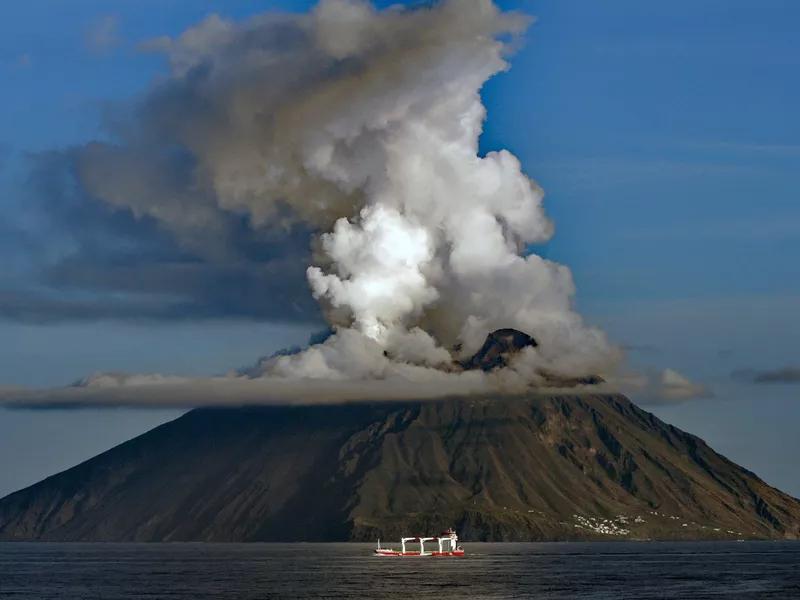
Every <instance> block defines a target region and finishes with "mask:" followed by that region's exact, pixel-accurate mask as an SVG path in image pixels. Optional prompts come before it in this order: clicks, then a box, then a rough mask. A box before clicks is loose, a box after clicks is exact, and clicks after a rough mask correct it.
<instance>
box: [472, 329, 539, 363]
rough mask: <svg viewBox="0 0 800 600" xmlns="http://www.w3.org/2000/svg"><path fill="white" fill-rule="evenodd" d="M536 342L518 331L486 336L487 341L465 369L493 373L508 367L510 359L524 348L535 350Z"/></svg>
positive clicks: (497, 332) (497, 331)
mask: <svg viewBox="0 0 800 600" xmlns="http://www.w3.org/2000/svg"><path fill="white" fill-rule="evenodd" d="M538 345H539V344H537V343H536V340H535V339H533V338H532V337H531V336H529V335H528V334H527V333H523V332H521V331H518V330H516V329H498V330H496V331H493V332H492V333H490V334H489V335H488V336H486V341H485V342H484V343H483V346H481V349H480V350H478V351H477V352H476V353H475V354H474V355H473V356H472V358H470V359H469V360H468V361H466V362H464V364H463V366H464V368H465V369H481V370H483V371H491V370H493V369H498V368H502V367H506V366H508V361H509V359H510V358H511V357H512V356H514V355H515V354H516V353H517V352H519V351H520V350H522V349H523V348H527V347H529V346H530V347H533V348H535V347H536V346H538Z"/></svg>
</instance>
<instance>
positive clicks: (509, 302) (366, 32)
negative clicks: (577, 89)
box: [77, 0, 620, 392]
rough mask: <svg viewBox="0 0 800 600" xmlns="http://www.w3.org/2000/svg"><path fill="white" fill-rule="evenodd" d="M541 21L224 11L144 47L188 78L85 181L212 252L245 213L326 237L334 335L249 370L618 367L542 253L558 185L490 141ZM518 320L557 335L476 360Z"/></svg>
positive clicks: (462, 11)
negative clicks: (492, 96)
mask: <svg viewBox="0 0 800 600" xmlns="http://www.w3.org/2000/svg"><path fill="white" fill-rule="evenodd" d="M528 24H529V18H528V17H526V16H524V15H522V14H518V13H513V12H502V11H500V10H499V9H498V8H497V7H496V6H495V5H494V4H493V2H491V0H445V1H442V2H439V3H435V4H433V5H430V6H425V7H419V8H412V9H407V8H402V7H396V6H395V7H390V8H387V9H385V10H378V9H376V8H375V7H373V6H372V5H371V4H370V3H368V2H364V1H360V0H322V1H321V2H320V3H319V4H318V5H317V6H316V7H315V8H314V9H313V10H312V11H311V12H309V13H306V14H274V13H271V14H264V15H261V16H256V17H253V18H250V19H248V20H246V21H243V22H239V23H237V22H232V21H228V20H225V19H223V18H221V17H218V16H213V15H212V16H210V17H208V18H206V19H205V20H204V21H203V22H201V23H200V24H198V25H197V26H195V27H192V28H190V29H188V30H187V31H185V32H183V33H182V34H181V35H180V36H178V37H176V38H167V37H164V38H159V39H156V40H151V41H149V42H147V43H145V44H143V48H144V49H145V50H147V51H151V52H160V53H163V54H165V55H166V57H167V58H168V61H169V65H170V71H169V73H168V74H167V75H165V76H164V77H162V79H161V80H159V81H157V82H156V83H155V84H154V86H153V88H152V89H151V90H150V91H149V92H148V94H147V95H146V97H145V98H144V99H143V100H142V101H141V102H140V103H139V104H138V105H137V106H136V109H135V110H133V111H131V112H130V114H127V115H117V117H116V118H115V120H114V121H113V122H112V123H110V124H109V132H108V133H109V138H110V140H111V141H108V142H96V143H92V144H89V145H87V146H86V147H85V148H83V149H82V150H81V151H80V152H78V154H77V165H78V174H79V178H80V182H81V184H82V185H83V186H84V187H85V189H86V190H87V192H88V193H89V194H90V196H91V197H92V198H93V199H95V200H97V201H99V202H102V203H104V204H105V205H106V206H108V207H110V208H111V209H113V210H118V211H124V212H126V213H129V214H132V215H134V216H135V217H136V218H138V219H147V220H151V221H154V222H156V223H157V224H158V226H159V227H160V228H161V229H162V230H164V231H168V232H169V233H170V234H171V235H172V236H174V238H175V239H176V240H177V241H178V242H179V244H180V245H181V247H183V248H184V249H185V250H186V251H187V252H190V253H194V254H196V255H198V256H203V257H212V258H213V257H215V256H224V255H225V254H226V252H229V250H230V244H229V243H228V240H229V238H230V236H231V230H230V228H229V226H228V223H229V219H230V216H231V215H235V216H237V217H241V218H243V219H245V220H246V222H247V224H248V227H249V228H251V229H252V230H253V231H255V232H259V234H261V233H263V234H264V235H269V236H271V238H270V239H280V237H281V236H285V237H286V238H287V239H289V238H291V237H292V236H295V237H296V236H297V234H298V232H309V233H308V235H310V239H309V242H310V245H311V248H312V254H311V264H310V265H308V266H307V271H306V276H307V280H308V284H309V287H310V290H311V293H312V294H313V296H314V298H316V299H317V301H318V302H319V303H320V305H321V306H322V309H323V313H324V315H325V318H326V320H327V321H328V323H329V324H330V326H331V327H332V330H333V332H334V333H333V335H331V336H330V337H329V338H328V339H326V340H325V341H324V342H322V343H319V344H314V345H311V346H310V347H309V348H307V349H305V350H303V351H301V352H299V353H295V354H291V355H280V356H275V357H272V358H269V359H265V360H263V361H261V362H260V363H259V364H258V365H257V367H255V368H252V369H249V370H248V374H247V375H242V374H239V375H237V376H236V377H238V378H242V377H247V378H250V379H254V378H269V379H273V380H277V379H280V380H286V381H293V380H297V381H308V380H336V381H368V380H385V381H392V382H395V383H396V382H397V381H398V378H399V379H400V380H407V381H412V382H419V383H422V384H424V385H425V386H434V385H436V384H437V382H442V381H444V380H448V379H453V380H457V381H458V384H457V385H454V386H453V387H454V389H456V390H458V391H459V392H462V391H463V390H464V389H475V390H480V391H485V390H486V388H487V386H489V387H495V386H499V387H501V388H504V389H505V388H509V389H515V390H517V389H520V388H524V387H525V386H527V385H531V384H533V385H536V384H542V383H543V379H542V373H548V374H552V375H556V376H558V377H580V376H584V375H587V374H606V373H608V372H610V371H611V370H612V369H613V368H614V365H615V364H616V363H617V362H618V361H619V359H620V352H619V350H618V349H617V348H615V347H614V346H612V345H611V344H609V342H608V341H607V339H606V337H605V335H604V334H603V333H602V332H601V331H599V330H598V329H595V328H592V327H589V326H587V325H586V324H585V323H584V322H583V320H582V318H581V316H580V315H579V314H578V313H577V312H576V311H575V310H574V309H573V307H572V298H573V295H574V293H575V286H574V283H573V279H572V276H571V273H570V271H569V269H568V268H567V267H565V266H563V265H560V264H558V263H555V262H553V261H550V260H546V259H544V258H542V257H541V256H538V255H537V254H535V253H534V252H531V251H530V247H531V245H535V244H541V243H544V242H546V241H547V240H548V239H550V237H551V236H552V235H553V225H552V223H551V222H550V220H549V219H548V218H547V216H546V214H545V211H544V208H543V204H542V200H543V192H542V190H541V189H540V188H539V186H538V185H537V184H536V183H535V182H534V181H532V180H531V179H530V178H529V177H528V176H527V175H526V174H525V173H524V172H523V170H522V168H521V165H520V162H519V160H518V159H517V158H516V157H515V156H514V155H513V154H511V153H510V152H508V151H506V150H500V151H497V152H489V153H487V154H485V155H481V154H480V153H479V146H478V140H479V136H480V134H481V131H482V126H483V122H484V119H485V118H486V110H485V108H484V106H483V104H482V101H481V96H480V91H481V88H482V86H483V85H484V83H485V82H486V81H487V80H488V79H489V78H491V77H492V76H494V75H496V74H498V73H500V72H502V71H504V70H506V69H508V68H509V64H508V62H507V57H508V55H509V53H510V52H511V51H512V50H513V46H514V44H515V42H516V40H517V38H518V37H519V36H520V35H522V34H523V33H524V31H525V30H526V28H527V26H528ZM176 165H179V168H176ZM178 172H179V173H180V176H176V173H178ZM501 328H514V329H517V330H520V331H523V332H526V333H528V334H530V335H532V336H533V337H534V338H535V339H536V341H537V344H536V345H535V346H534V345H531V346H530V347H526V348H524V349H523V350H522V351H521V352H519V353H518V356H516V357H515V359H514V360H513V361H512V363H511V364H510V365H508V366H507V367H504V368H503V369H501V370H500V371H502V373H493V374H479V373H467V372H464V371H463V370H461V369H460V367H459V365H462V364H464V361H465V360H466V359H468V358H469V357H470V356H472V355H473V354H474V353H475V352H476V351H478V349H479V348H480V347H481V345H482V344H483V342H484V340H485V339H486V337H487V334H489V333H490V332H492V331H495V330H498V329H501ZM236 377H234V378H236ZM228 379H230V377H229V378H228ZM442 385H443V387H444V388H448V389H449V387H448V385H444V384H442ZM372 391H373V392H374V390H372Z"/></svg>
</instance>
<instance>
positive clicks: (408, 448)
mask: <svg viewBox="0 0 800 600" xmlns="http://www.w3.org/2000/svg"><path fill="white" fill-rule="evenodd" d="M450 525H453V526H455V527H456V528H457V529H458V531H459V533H460V534H461V535H462V537H463V538H465V539H467V540H555V539H649V538H659V539H701V538H702V539H705V538H712V539H713V538H723V539H731V538H796V537H798V535H800V501H798V500H796V499H794V498H792V497H790V496H787V495H786V494H783V493H781V492H780V491H778V490H776V489H774V488H772V487H770V486H768V485H767V484H765V483H764V482H763V481H761V480H760V479H758V477H756V476H755V475H754V474H753V473H751V472H749V471H747V470H745V469H743V468H741V467H739V466H737V465H736V464H734V463H732V462H731V461H729V460H727V459H726V458H724V457H722V456H720V455H719V454H717V453H715V452H714V451H713V450H711V448H709V447H708V446H707V445H706V444H705V443H704V442H703V441H702V440H700V439H699V438H697V437H695V436H692V435H690V434H687V433H684V432H682V431H680V430H678V429H676V428H675V427H672V426H669V425H666V424H665V423H663V422H661V421H660V420H658V419H657V418H656V417H654V416H653V415H651V414H649V413H647V412H644V411H642V410H641V409H639V408H637V407H636V406H635V405H634V404H632V403H631V402H630V401H629V400H627V399H626V398H624V397H622V396H618V395H571V396H557V397H553V396H529V397H524V398H492V399H482V400H478V399H450V400H445V401H436V402H434V401H430V402H416V403H405V404H398V403H392V404H388V403H374V404H352V405H344V406H310V407H261V408H242V409H203V410H194V411H191V412H189V413H187V414H186V415H184V416H183V417H181V418H179V419H177V420H175V421H173V422H171V423H167V424H165V425H163V426H161V427H158V428H156V429H154V430H152V431H150V432H148V433H146V434H144V435H142V436H140V437H138V438H135V439H133V440H131V441H129V442H126V443H124V444H121V445H120V446H117V447H115V448H113V449H111V450H109V451H108V452H105V453H103V454H101V455H99V456H97V457H95V458H93V459H91V460H89V461H87V462H85V463H83V464H81V465H78V466H77V467H74V468H72V469H70V470H68V471H65V472H63V473H60V474H58V475H55V476H53V477H50V478H48V479H46V480H44V481H42V482H40V483H38V484H36V485H34V486H32V487H30V488H27V489H25V490H22V491H19V492H17V493H15V494H12V495H10V496H8V497H6V498H5V499H3V500H0V539H6V540H25V539H28V540H30V539H47V540H120V541H121V540H137V541H154V540H214V541H240V540H242V541H248V540H373V539H375V538H376V537H381V539H394V538H396V537H398V536H399V535H400V534H401V533H409V532H420V533H421V532H430V531H438V530H440V529H442V528H443V527H445V526H450Z"/></svg>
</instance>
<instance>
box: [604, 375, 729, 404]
mask: <svg viewBox="0 0 800 600" xmlns="http://www.w3.org/2000/svg"><path fill="white" fill-rule="evenodd" d="M612 383H613V384H614V385H616V386H617V387H618V388H619V389H621V390H622V391H624V392H626V393H628V394H631V396H632V397H633V398H634V399H635V400H636V401H637V402H639V403H640V404H646V405H668V404H680V403H683V402H688V401H690V400H699V399H708V398H713V397H714V392H713V390H712V389H711V388H709V387H708V386H706V385H703V384H701V383H696V382H694V381H692V380H691V379H689V378H688V377H686V376H685V375H683V374H682V373H679V372H678V371H676V370H674V369H662V370H660V371H652V372H649V373H644V374H643V373H638V374H630V375H628V376H618V377H617V378H615V380H614V381H613V382H612Z"/></svg>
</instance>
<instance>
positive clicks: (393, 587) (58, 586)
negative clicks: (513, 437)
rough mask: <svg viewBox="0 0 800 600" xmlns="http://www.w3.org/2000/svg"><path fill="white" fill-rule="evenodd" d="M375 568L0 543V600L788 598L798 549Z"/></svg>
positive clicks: (675, 547) (497, 558)
mask: <svg viewBox="0 0 800 600" xmlns="http://www.w3.org/2000/svg"><path fill="white" fill-rule="evenodd" d="M464 546H465V549H466V551H467V553H468V555H467V556H466V557H465V558H447V559H433V558H402V559H401V558H378V557H373V556H371V552H372V546H371V545H369V544H287V545H278V544H49V543H40V544H28V543H15V544H8V543H6V544H0V598H2V599H3V600H6V599H26V600H27V599H31V600H34V599H35V600H47V599H50V598H53V599H55V598H58V599H72V598H80V599H94V598H97V599H102V600H115V599H121V598H126V599H130V598H151V599H152V598H170V599H180V600H188V599H192V600H196V599H200V598H222V599H229V598H230V599H237V600H244V599H263V598H410V599H412V600H421V599H424V598H436V599H443V598H461V599H463V598H537V599H548V600H549V599H562V598H563V599H567V598H569V599H572V598H593V599H606V598H607V599H614V600H617V599H622V598H636V599H646V598H676V599H685V598H743V599H744V598H747V599H751V598H781V599H783V598H786V599H800V543H790V542H742V543H719V542H717V543H626V542H618V543H583V544H579V543H563V544H477V543H476V544H471V543H465V544H464Z"/></svg>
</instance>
